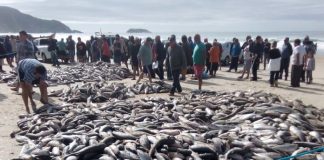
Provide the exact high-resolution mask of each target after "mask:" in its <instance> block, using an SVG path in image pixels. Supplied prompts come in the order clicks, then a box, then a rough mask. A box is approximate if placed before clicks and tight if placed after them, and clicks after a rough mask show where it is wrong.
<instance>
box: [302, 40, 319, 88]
mask: <svg viewBox="0 0 324 160" xmlns="http://www.w3.org/2000/svg"><path fill="white" fill-rule="evenodd" d="M303 46H304V48H305V50H306V54H305V56H304V60H305V61H303V64H304V65H306V59H307V56H308V54H315V52H316V49H315V48H316V47H315V45H314V42H313V41H311V40H310V39H309V36H306V37H305V38H304V41H303ZM305 77H306V70H304V69H303V70H302V73H301V82H306V81H305Z"/></svg>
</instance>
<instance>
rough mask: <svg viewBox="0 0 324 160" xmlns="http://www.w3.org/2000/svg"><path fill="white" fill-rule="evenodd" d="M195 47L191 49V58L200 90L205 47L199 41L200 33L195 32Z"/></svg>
mask: <svg viewBox="0 0 324 160" xmlns="http://www.w3.org/2000/svg"><path fill="white" fill-rule="evenodd" d="M194 41H195V44H196V45H195V48H194V51H193V55H192V59H193V64H194V71H195V75H196V77H197V79H198V89H199V90H201V87H202V74H203V71H204V66H205V62H206V47H205V45H204V44H203V43H202V42H201V39H200V35H199V34H196V35H195V37H194Z"/></svg>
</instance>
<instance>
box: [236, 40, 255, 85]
mask: <svg viewBox="0 0 324 160" xmlns="http://www.w3.org/2000/svg"><path fill="white" fill-rule="evenodd" d="M252 44H253V40H252V39H249V41H248V44H247V45H246V47H245V48H244V50H243V53H244V55H243V57H244V67H243V72H242V75H241V76H240V77H238V79H242V78H243V77H244V74H245V73H246V74H247V75H246V78H245V79H249V76H250V70H251V65H252V53H251V51H250V47H252Z"/></svg>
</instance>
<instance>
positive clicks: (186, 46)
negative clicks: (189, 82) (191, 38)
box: [180, 35, 193, 80]
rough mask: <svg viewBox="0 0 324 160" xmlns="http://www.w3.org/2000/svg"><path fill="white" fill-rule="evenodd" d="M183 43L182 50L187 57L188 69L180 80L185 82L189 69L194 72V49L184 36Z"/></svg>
mask: <svg viewBox="0 0 324 160" xmlns="http://www.w3.org/2000/svg"><path fill="white" fill-rule="evenodd" d="M181 41H182V50H183V51H184V53H185V56H186V62H187V67H186V69H185V70H184V71H183V74H182V77H181V78H180V80H185V79H186V74H187V71H188V69H191V70H192V66H193V62H192V47H191V46H190V44H189V42H188V40H187V36H185V35H183V36H182V37H181Z"/></svg>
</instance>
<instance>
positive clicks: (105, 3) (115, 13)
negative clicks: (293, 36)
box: [0, 0, 324, 32]
mask: <svg viewBox="0 0 324 160" xmlns="http://www.w3.org/2000/svg"><path fill="white" fill-rule="evenodd" d="M0 5H7V6H11V7H14V8H17V9H19V10H22V11H25V12H27V13H28V14H31V15H33V16H35V17H40V18H45V19H57V20H60V21H63V22H64V23H66V24H68V25H69V26H71V27H72V28H73V29H79V30H83V31H90V32H92V31H96V30H98V28H109V30H113V31H116V32H120V31H125V30H127V29H128V28H130V27H143V28H144V27H148V29H150V30H152V31H199V30H202V31H215V30H216V31H248V30H253V31H274V30H278V29H280V30H289V29H292V28H293V29H296V30H320V29H322V28H323V27H324V21H321V20H320V19H321V17H323V16H324V10H323V8H324V2H323V1H322V0H308V1H296V0H285V1H282V0H263V1H260V0H244V1H242V0H226V1H220V0H200V1H197V0H176V1H175V0H163V1H160V0H136V1H134V0H93V1H88V0H56V1H53V0H28V1H24V0H2V1H1V2H0ZM312 22H316V25H307V24H310V23H312ZM296 24H297V26H296Z"/></svg>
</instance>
